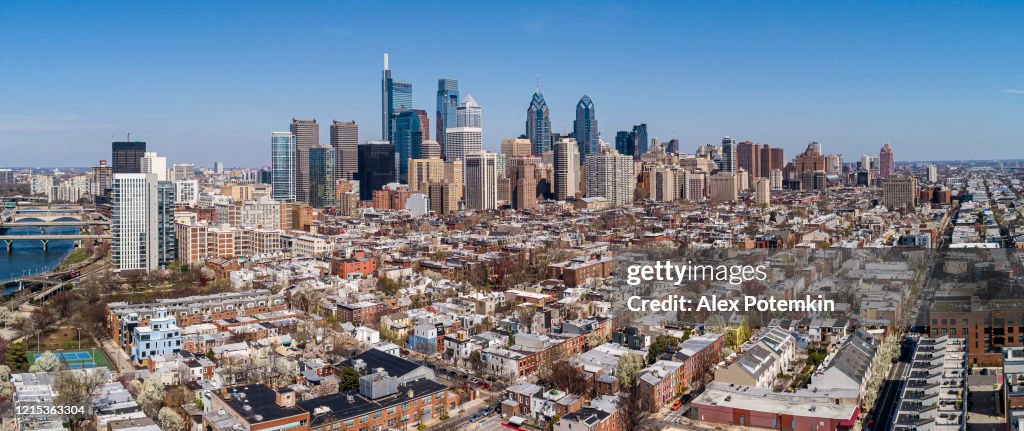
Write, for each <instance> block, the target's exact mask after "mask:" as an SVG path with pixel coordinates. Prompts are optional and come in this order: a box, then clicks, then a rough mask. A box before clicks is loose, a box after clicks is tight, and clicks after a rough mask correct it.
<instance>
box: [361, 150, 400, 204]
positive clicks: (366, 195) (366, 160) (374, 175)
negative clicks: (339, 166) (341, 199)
mask: <svg viewBox="0 0 1024 431" xmlns="http://www.w3.org/2000/svg"><path fill="white" fill-rule="evenodd" d="M395 176H396V175H395V146H394V145H391V144H390V143H389V142H387V141H367V142H366V143H365V144H363V145H360V146H359V199H360V200H364V201H368V200H371V199H373V192H374V191H376V190H380V189H381V188H382V187H384V186H385V185H387V184H388V183H391V182H394V181H395Z"/></svg>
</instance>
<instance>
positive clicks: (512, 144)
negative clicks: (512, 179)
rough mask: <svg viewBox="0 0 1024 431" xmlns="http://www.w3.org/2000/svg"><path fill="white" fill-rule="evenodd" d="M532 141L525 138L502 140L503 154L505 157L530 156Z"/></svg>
mask: <svg viewBox="0 0 1024 431" xmlns="http://www.w3.org/2000/svg"><path fill="white" fill-rule="evenodd" d="M530 151H531V148H530V140H529V139H524V138H517V139H511V138H510V139H502V140H501V154H504V155H505V157H520V156H529V155H530Z"/></svg>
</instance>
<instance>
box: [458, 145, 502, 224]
mask: <svg viewBox="0 0 1024 431" xmlns="http://www.w3.org/2000/svg"><path fill="white" fill-rule="evenodd" d="M465 174H466V187H465V192H466V207H468V208H473V209H478V210H490V209H495V208H497V207H498V157H497V154H494V153H489V152H486V151H478V152H475V153H471V154H466V159H465Z"/></svg>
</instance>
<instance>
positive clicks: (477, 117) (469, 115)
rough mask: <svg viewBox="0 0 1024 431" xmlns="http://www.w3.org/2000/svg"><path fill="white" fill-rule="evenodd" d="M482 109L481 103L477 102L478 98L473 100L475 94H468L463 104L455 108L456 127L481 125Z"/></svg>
mask: <svg viewBox="0 0 1024 431" xmlns="http://www.w3.org/2000/svg"><path fill="white" fill-rule="evenodd" d="M481 111H482V109H481V108H480V105H477V104H476V100H473V96H470V95H466V99H465V100H463V101H462V105H459V107H458V109H456V110H455V127H480V128H482V127H483V125H482V123H481V120H482V115H481V113H482V112H481Z"/></svg>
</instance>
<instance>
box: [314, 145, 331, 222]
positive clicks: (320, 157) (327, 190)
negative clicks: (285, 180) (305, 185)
mask: <svg viewBox="0 0 1024 431" xmlns="http://www.w3.org/2000/svg"><path fill="white" fill-rule="evenodd" d="M334 162H335V155H334V148H332V147H331V146H329V145H319V146H316V147H313V148H310V149H309V205H310V206H312V207H313V208H326V207H332V206H334V205H335V202H336V199H335V193H334V191H335V185H336V182H337V179H335V176H334V174H335V172H334Z"/></svg>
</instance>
